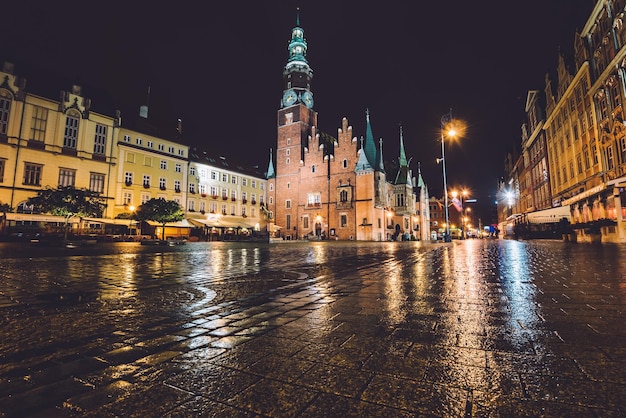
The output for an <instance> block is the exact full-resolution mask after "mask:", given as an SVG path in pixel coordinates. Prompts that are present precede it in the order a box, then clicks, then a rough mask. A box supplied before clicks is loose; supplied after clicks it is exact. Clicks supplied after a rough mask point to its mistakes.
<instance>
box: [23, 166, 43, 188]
mask: <svg viewBox="0 0 626 418" xmlns="http://www.w3.org/2000/svg"><path fill="white" fill-rule="evenodd" d="M42 169H43V166H42V165H40V164H32V163H25V164H24V184H25V185H29V186H40V185H41V170H42Z"/></svg>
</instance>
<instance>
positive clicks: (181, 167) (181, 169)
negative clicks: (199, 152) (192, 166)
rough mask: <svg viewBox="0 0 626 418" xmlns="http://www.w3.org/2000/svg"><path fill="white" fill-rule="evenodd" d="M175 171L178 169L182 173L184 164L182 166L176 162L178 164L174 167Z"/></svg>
mask: <svg viewBox="0 0 626 418" xmlns="http://www.w3.org/2000/svg"><path fill="white" fill-rule="evenodd" d="M174 171H176V172H177V173H182V172H183V166H181V165H180V164H179V163H176V166H175V167H174Z"/></svg>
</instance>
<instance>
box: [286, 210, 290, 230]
mask: <svg viewBox="0 0 626 418" xmlns="http://www.w3.org/2000/svg"><path fill="white" fill-rule="evenodd" d="M285 220H286V221H287V222H286V223H287V225H285V227H286V228H287V231H289V230H291V215H290V214H287V216H285Z"/></svg>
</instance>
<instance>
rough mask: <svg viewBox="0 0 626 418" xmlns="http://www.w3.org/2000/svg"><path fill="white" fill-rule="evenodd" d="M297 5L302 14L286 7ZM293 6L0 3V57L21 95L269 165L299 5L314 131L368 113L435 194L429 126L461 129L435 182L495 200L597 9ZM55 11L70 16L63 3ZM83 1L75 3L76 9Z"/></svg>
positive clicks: (571, 5) (435, 131)
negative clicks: (168, 130) (149, 124)
mask: <svg viewBox="0 0 626 418" xmlns="http://www.w3.org/2000/svg"><path fill="white" fill-rule="evenodd" d="M299 3H300V4H299ZM299 3H298V2H295V1H288V0H272V1H251V0H245V1H238V2H235V1H221V2H214V1H207V2H202V3H200V2H182V1H181V2H154V1H152V2H144V1H127V2H116V1H113V2H93V3H92V2H87V3H84V2H83V3H72V2H68V3H57V2H49V1H46V2H42V1H36V2H18V1H11V2H8V3H7V4H5V5H3V19H2V23H1V24H0V39H2V41H1V42H0V60H2V61H11V62H13V63H14V64H15V72H16V73H17V74H18V75H22V76H24V77H26V78H27V79H28V84H27V89H28V90H29V91H31V92H33V93H38V94H42V95H46V96H48V97H51V98H54V99H56V98H58V95H59V91H60V90H70V88H71V85H72V84H79V85H82V86H83V93H84V95H85V96H87V97H89V98H91V99H92V101H93V105H92V107H93V109H94V110H95V111H100V112H102V113H107V114H111V115H112V112H113V110H114V109H120V110H122V118H123V119H124V118H134V117H135V116H136V114H137V112H138V108H139V106H140V105H141V104H144V103H145V102H146V99H147V90H148V86H150V91H151V94H150V98H149V106H150V118H151V119H155V120H156V121H158V122H157V123H158V124H160V125H168V126H170V125H171V127H172V128H173V127H174V126H175V125H176V119H177V118H181V119H182V120H183V134H184V137H185V141H186V142H187V143H188V144H189V145H195V146H197V147H198V148H200V149H205V150H207V151H209V152H211V153H214V154H221V155H224V156H226V157H228V158H231V159H236V160H240V161H242V162H245V163H249V164H259V165H260V166H261V168H266V166H267V162H268V153H269V149H270V148H273V147H275V141H276V112H277V109H278V108H279V105H280V99H281V97H282V70H283V67H284V65H285V63H286V61H287V57H288V51H287V45H288V41H289V38H290V34H291V29H292V28H293V26H294V25H295V20H296V8H297V7H298V6H300V20H301V27H302V28H303V29H304V31H305V36H306V40H307V43H308V47H309V49H308V55H307V58H308V61H309V64H310V65H311V67H312V69H313V72H314V77H313V84H312V90H313V92H314V97H315V106H314V108H315V109H316V110H317V111H318V112H319V120H318V121H319V125H320V129H321V130H323V131H325V132H328V133H330V134H331V135H333V136H336V134H337V128H338V127H339V126H340V125H341V119H342V118H343V117H347V118H348V121H349V123H350V124H351V125H352V126H353V128H354V131H353V132H354V133H355V135H356V136H361V135H364V134H365V129H364V126H365V109H367V108H369V109H370V112H371V122H372V128H373V132H374V136H375V137H376V138H379V137H382V138H383V140H384V151H383V152H384V156H385V159H386V160H390V159H393V158H397V155H398V141H399V140H398V136H399V133H398V127H399V125H400V124H402V126H403V130H404V142H405V149H406V153H407V156H408V157H413V160H412V165H413V169H414V170H415V171H416V167H417V165H416V162H417V161H420V162H421V167H422V174H423V177H424V180H425V181H426V183H427V184H428V186H429V189H430V191H431V195H437V196H440V195H441V193H442V175H441V167H440V166H439V165H437V164H436V162H435V160H436V158H438V157H440V154H441V147H440V143H439V142H438V141H439V121H440V117H441V115H443V114H444V113H446V112H447V111H448V110H449V108H452V111H453V115H454V116H455V117H458V118H461V119H463V120H464V121H465V122H466V123H467V125H468V130H467V132H466V136H465V138H463V140H462V141H461V142H460V143H458V144H450V146H449V147H446V158H447V174H448V176H447V177H448V184H449V185H450V187H455V186H456V187H459V186H465V187H467V188H469V189H470V190H472V195H473V197H476V198H477V199H478V200H479V202H480V203H482V204H483V205H484V204H486V203H489V204H492V203H493V202H492V201H493V194H494V193H495V190H496V187H497V182H498V178H499V176H500V175H501V172H502V168H503V161H504V157H505V154H506V152H507V151H509V150H510V149H512V147H513V145H514V144H518V143H520V141H521V140H520V126H521V124H522V123H523V121H524V104H525V100H526V95H527V92H528V91H529V90H533V89H539V90H543V88H544V79H545V74H546V73H547V72H554V70H555V69H556V65H557V60H558V55H557V54H558V50H559V48H560V49H561V50H563V51H565V52H570V51H571V50H572V47H573V43H574V36H575V33H576V30H578V29H580V28H582V27H583V26H584V24H585V23H586V19H587V17H588V16H589V14H590V12H591V11H592V9H593V6H594V5H595V3H596V2H595V1H594V0H525V1H522V2H514V3H507V2H503V1H501V0H499V1H495V0H482V1H474V2H471V1H467V0H447V1H432V2H421V1H414V0H405V1H397V0H387V1H376V2H374V1H370V2H367V1H365V2H364V1H356V0H332V1H309V2H299ZM66 4H67V6H65V5H66ZM87 5H88V6H87Z"/></svg>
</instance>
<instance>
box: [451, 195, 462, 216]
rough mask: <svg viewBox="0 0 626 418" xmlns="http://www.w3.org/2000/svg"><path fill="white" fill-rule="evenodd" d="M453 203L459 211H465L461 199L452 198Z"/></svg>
mask: <svg viewBox="0 0 626 418" xmlns="http://www.w3.org/2000/svg"><path fill="white" fill-rule="evenodd" d="M452 205H453V206H454V207H455V208H456V210H458V211H459V212H463V204H462V203H461V201H460V200H459V199H457V198H456V197H453V198H452Z"/></svg>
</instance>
